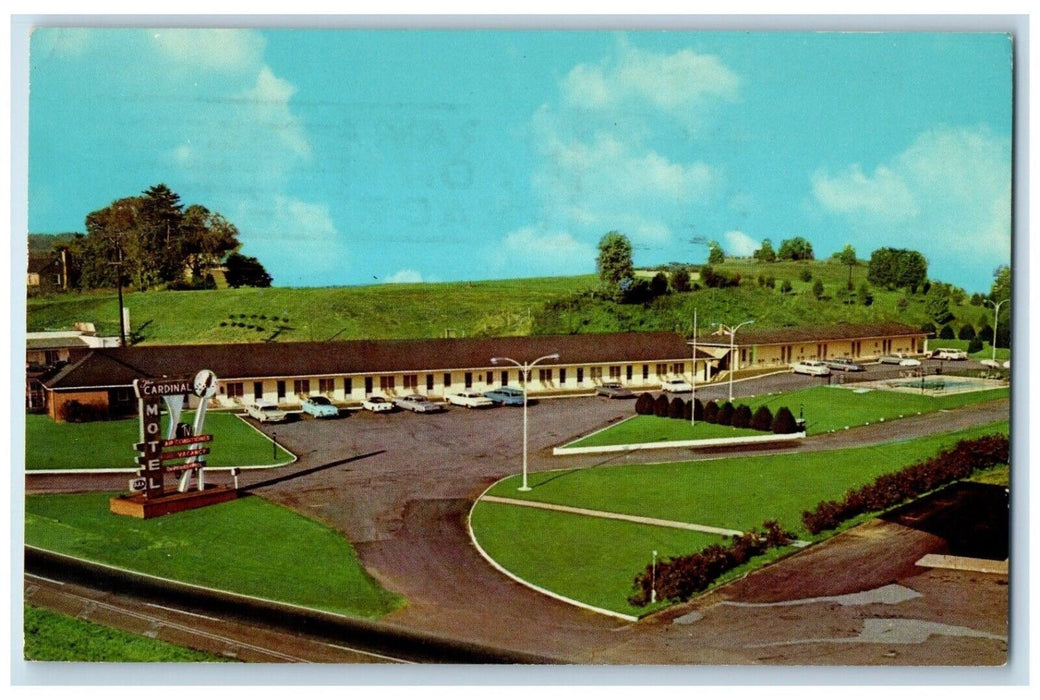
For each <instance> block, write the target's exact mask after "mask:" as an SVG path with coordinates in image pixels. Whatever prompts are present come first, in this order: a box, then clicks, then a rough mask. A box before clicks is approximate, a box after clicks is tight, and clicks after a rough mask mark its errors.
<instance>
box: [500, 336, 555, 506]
mask: <svg viewBox="0 0 1040 700" xmlns="http://www.w3.org/2000/svg"><path fill="white" fill-rule="evenodd" d="M558 359H560V355H559V353H555V352H554V353H553V354H551V355H543V356H541V357H539V358H538V359H537V360H534V361H533V362H526V363H521V362H517V361H516V360H514V359H513V358H511V357H492V358H491V364H493V365H497V364H501V363H503V362H509V363H511V364H514V365H516V366H517V367H519V368H520V371H521V372H523V377H524V469H523V474H524V477H523V483H522V484H521V485H520V488H519V489H518V490H519V491H530V490H531V487H530V486H528V485H527V384H528V382H530V381H531V368H532V367H534V366H535V365H536V364H538V363H539V362H541V361H542V360H558Z"/></svg>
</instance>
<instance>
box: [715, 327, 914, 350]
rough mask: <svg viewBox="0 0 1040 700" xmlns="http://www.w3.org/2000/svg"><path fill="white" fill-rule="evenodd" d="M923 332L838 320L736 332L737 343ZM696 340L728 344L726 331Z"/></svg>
mask: <svg viewBox="0 0 1040 700" xmlns="http://www.w3.org/2000/svg"><path fill="white" fill-rule="evenodd" d="M926 335H928V334H927V333H925V332H924V331H921V330H918V329H917V328H913V327H912V326H907V325H904V324H902V323H840V324H836V325H833V326H805V327H798V328H755V327H754V326H745V327H743V328H741V329H740V331H739V332H738V333H737V342H736V344H737V346H744V345H778V344H781V343H826V342H827V341H836V340H860V339H864V340H865V339H868V338H896V337H906V336H926ZM697 343H698V344H704V345H729V335H727V334H720V335H714V334H707V335H698V336H697Z"/></svg>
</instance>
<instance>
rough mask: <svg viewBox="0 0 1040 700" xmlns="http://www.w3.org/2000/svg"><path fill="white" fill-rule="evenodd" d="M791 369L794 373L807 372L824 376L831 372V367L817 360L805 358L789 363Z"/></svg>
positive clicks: (815, 375) (816, 375)
mask: <svg viewBox="0 0 1040 700" xmlns="http://www.w3.org/2000/svg"><path fill="white" fill-rule="evenodd" d="M791 371H792V372H794V373H795V374H808V375H811V376H814V377H826V376H827V375H828V374H830V373H831V368H830V367H828V366H827V365H826V364H825V363H823V362H820V361H819V360H805V361H803V362H795V363H794V364H793V365H791Z"/></svg>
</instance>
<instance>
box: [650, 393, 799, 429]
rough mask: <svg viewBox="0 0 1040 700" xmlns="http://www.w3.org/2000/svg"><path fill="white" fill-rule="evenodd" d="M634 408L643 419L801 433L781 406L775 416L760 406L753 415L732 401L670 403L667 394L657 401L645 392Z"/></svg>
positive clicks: (676, 401)
mask: <svg viewBox="0 0 1040 700" xmlns="http://www.w3.org/2000/svg"><path fill="white" fill-rule="evenodd" d="M635 409H636V413H637V414H638V415H641V416H657V417H658V418H679V419H684V420H701V421H704V422H706V423H714V424H716V425H729V426H732V427H734V428H750V429H751V430H760V431H762V432H773V433H775V434H777V435H788V434H790V433H796V432H798V430H799V425H798V421H796V420H795V417H794V414H793V413H791V410H790V409H789V408H787V407H786V406H781V407H780V409H779V410H777V412H776V415H775V416H774V415H773V413H772V411H770V410H769V407H768V406H759V407H758V410H756V411H755V412H754V413H752V412H751V409H750V408H748V407H747V406H745V405H744V404H740V405H738V406H734V405H733V404H732V403H730V402H729V401H725V402H723V403H722V404H718V403H716V402H715V401H708V402H707V403H702V402H701V400H700V399H696V398H695V399H694V400H693V401H692V402H690V401H684V400H683V399H682V398H681V397H678V396H676V397H674V398H672V399H671V400H669V399H668V396H667V395H665V394H660V395H659V396H658V397H657V398H656V399H655V398H654V397H653V396H652V395H651V394H650V393H647V392H644V393H642V394H640V395H639V398H637V399H636V407H635Z"/></svg>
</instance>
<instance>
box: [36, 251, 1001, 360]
mask: <svg viewBox="0 0 1040 700" xmlns="http://www.w3.org/2000/svg"><path fill="white" fill-rule="evenodd" d="M716 269H717V270H719V271H722V272H726V273H730V274H733V273H739V274H740V275H741V280H742V281H741V284H740V286H739V287H732V288H727V289H700V290H698V291H694V292H685V293H671V294H667V295H665V296H662V297H658V298H656V299H654V300H653V301H651V302H649V303H647V304H617V303H614V302H612V301H609V300H605V299H602V298H600V297H598V296H597V295H596V294H594V293H593V292H594V290H595V289H596V288H597V287H598V279H597V278H596V277H595V276H594V275H584V276H578V277H557V278H537V279H522V280H497V281H483V282H449V283H427V284H393V285H372V286H364V287H330V288H303V289H289V288H270V289H253V288H243V289H220V290H207V291H158V292H134V293H128V294H125V295H124V299H125V303H126V305H127V307H129V309H130V320H131V331H132V334H133V335H132V337H133V339H134V341H135V342H139V343H245V342H258V341H265V340H278V341H292V340H297V341H299V340H327V339H331V338H338V339H348V338H433V337H445V336H449V335H450V336H456V337H476V336H516V335H530V334H539V335H544V334H555V333H593V332H611V331H627V330H632V331H638V330H678V331H680V332H684V333H689V332H691V331H692V328H693V314H694V310H696V311H697V314H698V325H699V327H700V329H701V330H702V331H705V330H707V329H709V328H711V327H712V326H713V325H714V324H715V323H736V322H740V321H743V320H746V319H755V322H756V324H757V326H758V327H760V328H761V327H782V326H803V325H810V324H828V323H838V322H841V321H846V322H860V323H862V322H875V321H900V322H903V323H906V324H908V325H911V326H915V327H919V326H921V325H922V324H924V323H926V322H928V321H930V320H931V318H930V317H929V314H928V311H927V309H926V305H925V297H924V296H923V295H915V296H909V295H907V294H906V293H905V292H904V291H887V290H882V289H872V293H873V296H874V301H873V303H872V304H871V305H869V306H864V305H862V304H859V303H856V304H844V303H842V302H841V301H840V298H839V296H838V293H839V292H840V291H841V290H843V289H844V287H845V285H846V283H847V281H848V274H849V273H848V268H847V267H845V266H843V265H841V264H839V263H837V262H836V261H833V260H823V261H813V262H776V263H759V262H757V261H753V260H748V259H737V260H727V261H726V263H725V264H723V265H720V266H717V267H716ZM806 273H807V275H811V279H809V280H808V281H805V280H804V279H803V276H806ZM760 275H761V276H766V277H773V278H775V280H776V287H775V288H767V287H762V286H759V284H758V277H759V276H760ZM852 279H853V284H854V286H856V287H858V286H859V285H860V283H862V282H863V281H864V280H865V279H866V265H865V263H863V264H861V265H860V266H858V267H856V268H854V270H853V278H852ZM816 280H820V281H822V282H823V285H824V292H823V295H822V296H821V298H819V299H817V298H816V296H815V295H814V294H813V291H812V287H813V284H814V283H815V281H816ZM784 281H789V282H790V283H791V286H792V291H791V292H790V293H787V294H783V293H781V292H780V291H779V290H780V288H781V285H782V283H783V282H784ZM27 304H28V323H27V325H28V330H30V331H41V330H47V329H58V328H71V327H72V324H73V323H75V322H76V321H90V322H93V323H94V324H95V326H96V327H97V329H98V332H99V333H101V334H104V335H117V334H118V330H119V321H118V315H117V311H116V306H117V303H116V296H115V294H114V293H111V292H109V293H103V292H98V293H79V294H65V295H51V296H45V297H38V298H33V299H29V300H28V301H27ZM950 311H951V312H952V313H953V314H954V316H955V320H954V321H952V322H951V326H952V327H953V328H954V330H955V331H957V330H960V327H961V326H962V325H963V324H964V323H966V322H967V323H971V324H972V325H973V326H975V327H976V328H978V327H980V326H981V324H982V323H983V322H988V323H992V312H991V311H990V310H989V309H988V308H985V307H980V306H971V305H970V304H968V303H967V302H964V303H963V304H961V305H954V304H953V303H951V305H950Z"/></svg>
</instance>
